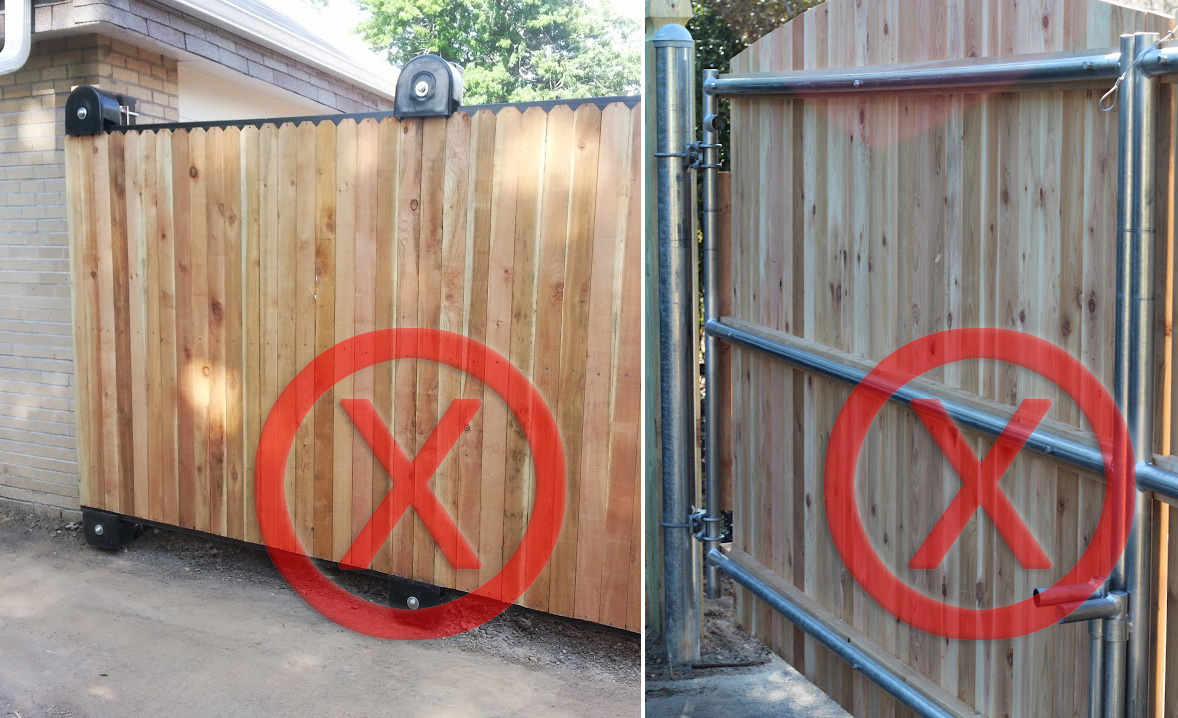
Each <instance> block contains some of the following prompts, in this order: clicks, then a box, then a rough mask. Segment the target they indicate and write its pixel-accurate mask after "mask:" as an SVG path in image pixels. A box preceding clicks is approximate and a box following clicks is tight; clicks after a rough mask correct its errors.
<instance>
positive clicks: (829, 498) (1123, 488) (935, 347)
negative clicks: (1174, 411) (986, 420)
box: [825, 329, 1136, 640]
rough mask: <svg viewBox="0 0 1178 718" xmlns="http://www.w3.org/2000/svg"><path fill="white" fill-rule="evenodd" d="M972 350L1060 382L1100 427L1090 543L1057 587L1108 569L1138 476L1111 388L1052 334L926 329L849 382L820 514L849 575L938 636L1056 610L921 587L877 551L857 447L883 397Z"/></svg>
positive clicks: (1033, 625) (1020, 625) (1041, 622)
mask: <svg viewBox="0 0 1178 718" xmlns="http://www.w3.org/2000/svg"><path fill="white" fill-rule="evenodd" d="M969 359H993V360H997V361H1001V362H1006V363H1009V364H1015V365H1018V366H1021V367H1023V368H1025V369H1029V370H1030V371H1033V372H1035V373H1036V374H1039V375H1040V376H1042V377H1043V378H1045V379H1047V380H1049V381H1051V382H1052V383H1054V384H1056V385H1057V386H1058V387H1059V388H1060V389H1062V390H1063V391H1064V392H1066V393H1067V394H1068V396H1070V397H1071V398H1072V400H1073V401H1075V402H1076V404H1077V405H1078V406H1079V407H1080V411H1081V412H1083V414H1084V417H1085V418H1086V419H1087V420H1088V423H1089V425H1090V426H1091V427H1092V430H1093V432H1094V433H1095V434H1096V437H1097V442H1098V444H1099V447H1100V451H1101V455H1102V458H1103V462H1104V473H1105V481H1106V483H1105V494H1104V506H1103V508H1102V509H1101V513H1100V523H1099V525H1098V526H1097V528H1096V531H1095V532H1094V533H1093V536H1092V540H1091V542H1090V543H1089V544H1088V547H1087V548H1086V549H1085V550H1084V553H1083V554H1082V555H1081V556H1080V560H1079V561H1078V562H1077V563H1076V565H1075V566H1074V567H1073V568H1072V569H1071V571H1069V572H1068V573H1067V574H1066V575H1064V576H1063V577H1062V578H1060V579H1059V581H1057V582H1056V583H1055V587H1061V586H1070V585H1073V584H1080V583H1086V582H1088V581H1090V580H1091V579H1092V578H1093V577H1094V576H1099V577H1104V576H1108V575H1109V573H1110V572H1111V570H1112V568H1113V566H1114V565H1115V564H1116V561H1117V559H1118V558H1119V557H1120V555H1121V552H1122V551H1123V550H1124V547H1125V543H1126V541H1127V540H1128V537H1129V527H1130V525H1131V524H1132V521H1133V510H1134V492H1135V491H1136V481H1135V475H1134V471H1133V466H1134V463H1133V448H1132V444H1131V443H1130V441H1129V432H1128V429H1127V428H1126V426H1125V421H1124V419H1123V418H1122V417H1121V412H1120V411H1119V410H1118V409H1117V406H1116V403H1115V402H1113V400H1112V397H1111V396H1109V394H1108V392H1107V391H1105V388H1104V387H1103V386H1102V385H1101V384H1100V382H1099V381H1098V380H1097V379H1096V377H1095V376H1093V375H1092V373H1091V372H1089V371H1088V370H1087V369H1085V368H1084V367H1083V365H1081V364H1080V362H1078V361H1076V359H1074V358H1073V357H1072V356H1071V355H1070V354H1068V353H1067V352H1065V351H1063V350H1062V349H1060V348H1059V347H1057V346H1055V345H1054V344H1051V343H1050V342H1047V341H1044V340H1042V339H1039V338H1038V337H1034V336H1031V335H1029V334H1024V333H1022V332H1016V331H1013V330H1006V329H954V330H950V331H945V332H939V333H937V334H930V335H929V336H926V337H922V338H920V339H917V340H916V341H914V342H911V343H909V344H907V345H905V346H903V347H901V348H900V349H898V350H896V351H895V352H893V353H892V354H891V355H890V356H888V357H887V358H886V359H884V360H883V361H882V362H880V363H879V364H878V365H877V366H876V367H875V368H874V369H873V370H872V371H871V372H870V373H869V374H868V376H867V377H866V378H864V380H863V381H861V382H860V383H859V384H858V385H857V386H856V387H855V389H854V390H853V391H852V392H851V396H850V397H849V398H848V399H847V402H846V403H845V404H844V405H843V408H842V409H841V410H840V411H839V415H838V418H837V419H835V423H834V428H833V430H832V432H831V437H830V444H829V446H828V447H827V451H826V474H825V503H826V519H827V523H828V525H829V528H830V533H831V536H832V538H833V539H834V544H835V547H836V548H837V549H838V552H839V555H840V556H841V557H842V559H843V562H844V563H845V564H846V566H847V568H848V569H849V570H850V572H851V575H852V576H853V577H854V578H855V581H856V582H858V583H859V585H860V586H862V587H863V589H864V590H865V591H867V593H868V594H870V595H871V597H872V598H874V599H875V600H876V601H878V602H879V604H880V605H881V606H883V608H884V609H885V610H887V611H888V613H890V614H892V615H893V616H895V617H896V618H898V619H900V620H902V621H904V622H905V623H907V624H908V625H910V626H913V627H915V628H918V629H920V630H922V631H926V632H928V633H931V634H934V635H937V636H942V637H944V638H959V639H965V640H992V639H1004V638H1015V637H1018V636H1024V635H1027V634H1029V633H1034V632H1035V631H1038V630H1040V629H1043V628H1046V627H1047V626H1049V625H1052V624H1053V623H1055V622H1056V621H1057V620H1059V618H1060V617H1061V611H1060V607H1058V606H1044V607H1037V606H1035V604H1034V600H1033V599H1032V598H1031V597H1028V598H1026V599H1025V600H1022V601H1019V602H1018V603H1012V604H1009V605H1006V606H1000V607H997V608H987V609H972V608H963V607H960V606H952V605H949V604H946V603H942V602H940V601H937V600H936V599H933V598H931V597H929V596H926V595H925V594H923V593H920V592H919V591H917V590H916V589H914V588H912V587H910V586H908V585H906V584H905V583H904V582H903V581H901V580H900V579H899V578H898V577H897V576H896V575H895V574H893V573H892V572H891V570H890V569H889V568H888V567H887V566H886V565H885V564H884V562H883V561H882V560H881V559H880V557H879V555H878V554H876V552H875V549H874V547H873V546H872V544H871V540H870V539H869V538H868V536H867V531H866V529H865V528H864V525H863V518H862V516H861V515H860V513H859V508H858V505H857V503H856V500H855V470H856V467H857V465H858V462H859V451H860V448H861V447H862V444H863V439H864V437H865V436H866V434H867V429H868V428H869V427H870V426H871V424H872V422H873V421H874V420H875V417H876V415H877V414H878V413H879V411H880V409H881V408H883V405H884V404H885V403H887V401H888V400H889V399H890V398H891V396H892V395H893V394H895V393H896V391H898V390H899V389H900V388H901V387H903V386H904V385H905V384H907V383H908V382H909V381H911V380H912V379H914V378H916V377H917V376H919V375H921V374H923V373H925V372H927V371H930V370H932V369H936V368H937V367H940V366H943V365H945V364H951V363H953V362H959V361H965V360H969ZM1074 608H1075V606H1072V607H1071V609H1073V610H1074ZM1067 612H1070V611H1067ZM1065 615H1066V614H1065Z"/></svg>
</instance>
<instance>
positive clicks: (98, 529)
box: [94, 524, 106, 536]
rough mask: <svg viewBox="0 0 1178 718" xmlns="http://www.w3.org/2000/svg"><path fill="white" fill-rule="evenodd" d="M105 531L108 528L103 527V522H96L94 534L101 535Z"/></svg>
mask: <svg viewBox="0 0 1178 718" xmlns="http://www.w3.org/2000/svg"><path fill="white" fill-rule="evenodd" d="M104 533H106V529H104V528H102V524H95V525H94V535H95V536H101V535H102V534H104Z"/></svg>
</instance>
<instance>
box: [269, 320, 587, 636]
mask: <svg viewBox="0 0 1178 718" xmlns="http://www.w3.org/2000/svg"><path fill="white" fill-rule="evenodd" d="M397 359H423V360H426V361H432V362H437V363H438V364H444V365H446V366H450V367H453V368H455V369H459V370H461V371H463V372H466V373H467V374H469V375H471V376H472V377H474V378H475V379H478V380H479V381H481V382H482V383H483V384H484V385H485V386H486V387H487V388H489V389H491V391H493V392H495V393H496V394H498V395H499V397H500V398H502V399H503V400H504V401H505V402H506V403H507V407H508V408H509V409H510V410H511V412H512V414H514V415H515V418H516V420H517V421H518V422H519V424H520V427H521V428H522V430H523V432H524V436H525V437H526V439H527V442H528V447H529V449H530V450H531V452H532V463H533V465H534V467H535V470H536V489H535V496H534V497H533V505H532V518H531V520H530V521H529V523H528V526H527V528H526V529H525V530H524V534H523V538H522V539H521V540H520V543H519V546H518V547H517V548H516V550H515V552H514V553H513V554H512V555H511V557H510V558H509V559H508V560H507V562H506V564H505V565H504V566H503V568H502V569H501V570H500V572H499V573H498V574H497V575H496V576H494V577H492V578H491V579H490V580H489V581H487V582H486V583H484V584H483V585H482V586H480V587H479V588H478V589H476V590H475V591H474V592H472V593H468V594H466V595H465V596H462V597H461V598H458V599H455V600H453V601H450V602H448V603H444V604H442V605H440V606H435V607H431V608H423V609H418V610H408V609H397V608H391V607H389V606H383V605H380V604H376V603H372V602H370V601H366V600H364V599H362V598H359V597H357V596H355V595H353V594H352V593H349V592H348V591H345V590H344V589H342V588H340V587H339V586H338V585H336V584H335V583H334V582H333V581H331V580H330V579H329V578H328V577H327V576H325V575H323V574H322V573H321V572H320V571H319V569H317V568H316V567H315V564H314V563H313V562H312V561H311V559H310V558H309V557H308V555H307V552H306V550H305V549H304V548H303V546H302V544H301V542H300V541H299V538H298V536H297V535H296V534H295V528H294V524H293V523H292V521H291V517H290V512H289V510H288V508H287V503H286V490H285V486H284V484H285V481H284V477H285V474H286V463H287V457H288V456H289V454H290V448H291V445H292V444H293V442H294V438H295V432H297V431H298V428H299V426H300V425H301V424H302V423H303V420H304V419H305V418H306V416H307V413H308V412H309V411H310V409H311V407H312V406H313V405H314V404H315V402H316V400H318V399H319V398H320V397H321V396H323V394H324V393H325V392H326V391H327V390H328V389H330V388H331V387H332V386H334V385H335V384H336V383H337V382H339V381H340V380H342V379H344V378H345V377H347V376H349V375H351V374H353V373H355V372H357V371H360V370H361V369H365V368H367V367H370V366H373V365H376V364H380V363H382V362H387V361H394V360H397ZM254 502H255V506H256V508H257V512H258V527H259V529H260V530H261V533H262V541H263V543H264V544H265V546H266V549H267V551H268V552H269V554H270V558H271V559H272V560H273V561H274V565H275V566H276V567H277V568H278V571H279V573H281V574H282V576H283V578H285V579H286V581H287V582H288V583H289V584H290V586H291V588H293V589H294V590H295V591H296V592H297V593H298V594H299V595H300V596H301V597H302V598H303V600H304V601H306V602H307V603H308V604H309V605H310V606H311V607H312V608H314V609H315V610H316V611H318V612H319V613H321V614H323V616H325V617H326V618H328V619H330V620H332V621H334V622H335V623H337V624H339V625H341V626H343V627H344V628H348V629H350V630H352V631H355V632H357V633H363V634H365V635H368V636H372V637H374V638H388V639H396V640H427V639H433V638H444V637H446V636H452V635H455V634H458V633H463V632H465V631H469V630H471V629H472V628H476V627H478V626H481V625H482V624H484V623H486V622H487V621H489V620H491V619H492V618H494V617H495V616H498V615H499V614H500V613H502V612H503V611H504V610H505V609H506V608H507V607H508V606H509V605H511V603H513V602H514V601H516V600H517V599H518V598H519V597H520V596H522V595H523V593H524V591H525V590H527V588H528V586H530V585H531V584H532V582H533V581H535V580H536V577H537V576H539V575H540V572H541V571H542V570H543V569H544V566H545V565H546V564H547V563H548V559H549V557H551V555H552V551H553V549H554V548H555V547H556V540H557V537H558V536H559V535H560V527H561V524H562V523H563V520H564V511H565V456H564V446H563V445H562V443H561V440H560V432H559V431H558V430H557V427H556V421H555V420H554V419H553V417H552V412H551V411H549V409H548V406H547V405H546V404H545V403H544V400H543V398H542V397H541V396H540V393H539V392H538V391H537V390H536V387H534V386H532V384H531V382H529V381H528V380H527V378H526V377H524V375H523V374H522V373H520V371H519V370H518V369H516V368H515V367H514V366H512V365H511V363H510V362H508V361H507V360H506V359H505V358H503V357H502V356H500V355H499V354H497V353H496V352H495V351H493V350H492V349H490V348H488V347H486V346H484V345H483V344H480V343H479V342H476V341H474V340H473V339H469V338H467V337H463V336H460V335H458V334H452V333H450V332H444V331H441V330H436V329H383V330H379V331H375V332H369V333H367V334H361V335H359V336H356V337H353V338H351V339H348V340H345V341H343V342H340V343H339V344H337V345H335V346H334V347H331V348H330V349H328V350H327V351H325V352H323V353H322V354H320V355H319V356H318V357H316V358H315V360H314V361H312V362H311V363H310V364H308V365H307V366H306V367H304V368H303V370H302V371H300V372H299V374H298V375H297V376H296V377H295V378H294V380H292V381H291V383H290V384H288V385H287V386H286V388H285V389H284V390H283V391H282V394H281V395H280V396H279V397H278V401H277V402H275V404H274V407H273V408H272V409H271V410H270V413H269V415H268V416H267V417H266V423H265V425H263V427H262V435H261V439H260V440H259V442H258V452H257V462H256V468H255V494H254Z"/></svg>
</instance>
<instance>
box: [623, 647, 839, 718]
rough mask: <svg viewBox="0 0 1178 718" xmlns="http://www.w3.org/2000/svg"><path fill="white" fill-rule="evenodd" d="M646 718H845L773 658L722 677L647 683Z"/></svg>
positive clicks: (799, 677)
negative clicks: (736, 717)
mask: <svg viewBox="0 0 1178 718" xmlns="http://www.w3.org/2000/svg"><path fill="white" fill-rule="evenodd" d="M646 716H647V718H730V717H733V716H740V718H849V714H848V713H847V712H846V711H844V710H843V709H842V708H840V707H839V705H838V704H837V703H835V702H834V701H833V700H832V699H831V698H830V697H829V696H827V695H826V694H825V693H823V692H822V691H820V690H818V689H817V688H815V687H814V684H812V683H810V682H809V681H807V680H806V679H805V677H803V676H802V675H801V674H800V673H798V672H797V671H796V670H794V669H793V667H792V666H790V665H789V664H787V663H786V662H785V661H782V660H781V659H780V658H777V657H776V656H774V658H773V660H771V661H770V662H769V663H767V664H765V665H763V666H757V667H756V668H750V669H741V670H740V672H733V673H730V674H725V675H713V676H707V677H705V678H691V679H687V680H681V681H652V682H648V683H647V684H646Z"/></svg>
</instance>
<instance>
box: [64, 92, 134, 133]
mask: <svg viewBox="0 0 1178 718" xmlns="http://www.w3.org/2000/svg"><path fill="white" fill-rule="evenodd" d="M137 104H138V103H137V101H136V99H135V98H134V97H127V96H126V95H116V94H114V93H112V92H106V91H104V90H100V89H98V88H97V87H91V86H90V85H79V86H78V87H77V88H76V89H75V90H74V91H73V92H71V93H70V96H69V99H67V100H66V102H65V133H66V134H67V135H69V136H71V137H82V136H84V135H98V134H102V133H103V132H107V131H109V130H110V129H111V128H113V127H125V126H130V125H134V124H135V118H136V117H138V116H139V113H137V112H136V111H135V108H136V106H137Z"/></svg>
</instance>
